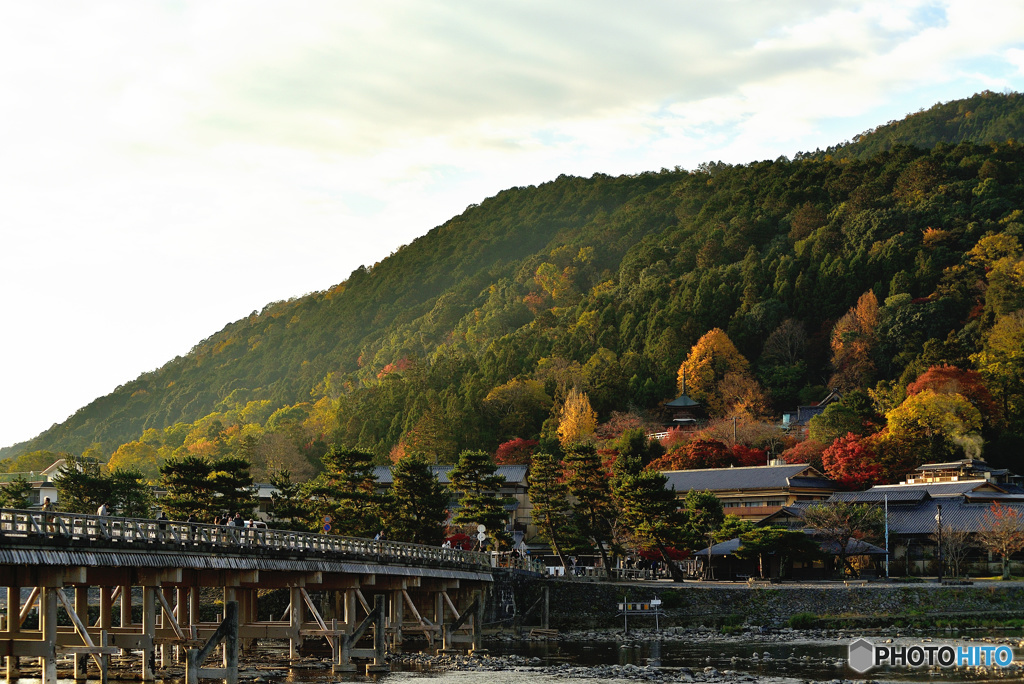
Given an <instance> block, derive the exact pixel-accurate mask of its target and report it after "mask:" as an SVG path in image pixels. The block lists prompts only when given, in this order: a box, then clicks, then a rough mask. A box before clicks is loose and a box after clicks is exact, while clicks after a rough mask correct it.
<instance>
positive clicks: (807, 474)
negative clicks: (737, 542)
mask: <svg viewBox="0 0 1024 684" xmlns="http://www.w3.org/2000/svg"><path fill="white" fill-rule="evenodd" d="M662 475H665V476H666V477H667V478H668V484H667V486H668V487H670V488H673V489H675V490H676V496H677V497H679V498H680V499H682V498H684V497H685V496H686V494H687V492H689V491H690V490H697V491H709V492H711V493H712V494H714V495H715V496H717V497H718V498H719V500H720V501H721V502H722V507H723V508H724V510H725V513H726V514H732V515H737V516H739V517H740V518H743V519H744V520H753V521H759V520H761V519H762V518H764V517H765V516H768V515H771V514H773V513H776V512H778V511H780V510H782V508H783V507H784V506H789V505H792V504H794V503H797V502H812V501H823V500H825V499H828V498H829V496H831V495H832V493H833V492H835V490H836V486H835V483H834V482H832V480H829V479H828V478H827V477H825V476H824V475H822V474H821V473H820V472H819V471H817V470H815V469H814V468H813V467H811V466H809V465H807V464H806V463H798V464H796V465H769V466H751V467H746V468H706V469H701V470H668V471H664V472H662Z"/></svg>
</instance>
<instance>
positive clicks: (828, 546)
mask: <svg viewBox="0 0 1024 684" xmlns="http://www.w3.org/2000/svg"><path fill="white" fill-rule="evenodd" d="M819 546H821V550H822V551H824V552H825V553H835V552H836V549H837V548H838V546H837V545H836V544H833V543H830V542H821V543H820V544H819ZM739 548H740V538H739V537H733V538H732V539H730V540H728V541H724V542H719V543H718V544H715V545H714V546H712V547H711V555H712V556H731V555H733V554H734V553H736V551H737V550H738V549H739ZM885 554H886V550H885V549H883V548H882V547H880V546H875V545H874V544H869V543H868V542H866V541H864V540H862V539H853V538H851V539H849V540H848V541H847V542H846V555H848V556H863V555H876V556H877V555H882V556H884V555H885ZM693 555H695V556H706V555H708V548H707V547H706V546H705V547H704V548H703V549H700V550H699V551H694V552H693Z"/></svg>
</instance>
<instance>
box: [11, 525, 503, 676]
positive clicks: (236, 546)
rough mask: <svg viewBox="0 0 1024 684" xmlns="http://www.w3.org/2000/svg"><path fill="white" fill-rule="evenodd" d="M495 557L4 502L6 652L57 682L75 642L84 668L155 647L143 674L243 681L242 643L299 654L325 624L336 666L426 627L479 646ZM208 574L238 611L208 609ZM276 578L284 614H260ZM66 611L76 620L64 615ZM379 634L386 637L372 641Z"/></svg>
mask: <svg viewBox="0 0 1024 684" xmlns="http://www.w3.org/2000/svg"><path fill="white" fill-rule="evenodd" d="M490 570H491V568H490V561H489V559H488V558H487V557H486V556H484V555H483V554H476V553H471V552H465V551H459V550H454V549H440V548H436V547H425V546H419V545H415V544H401V543H396V542H378V541H372V540H365V539H350V538H345V537H338V536H327V535H316V534H305V533H296V532H287V531H278V530H263V529H259V530H247V529H244V528H231V527H219V526H214V525H199V524H190V523H163V524H160V523H157V522H156V521H151V520H133V519H127V518H109V517H105V518H98V517H97V516H90V515H80V514H64V513H41V512H38V511H13V510H6V509H0V587H7V592H6V593H7V605H6V611H4V614H3V617H4V618H5V619H3V620H2V621H0V655H4V656H6V663H5V670H4V674H5V675H6V678H7V682H8V684H13V682H14V681H15V680H16V679H18V677H19V676H21V667H20V666H21V659H24V658H38V659H39V660H40V663H41V674H42V682H43V684H55V682H56V679H57V669H56V668H57V659H58V656H63V655H71V656H72V663H73V677H74V678H75V679H78V680H82V679H85V678H86V677H87V675H89V668H90V663H92V664H93V665H95V670H96V671H97V672H98V673H99V677H100V679H101V680H104V681H105V680H106V679H107V676H108V669H109V656H111V655H116V654H118V653H121V654H126V653H128V652H135V653H139V654H140V655H141V664H140V671H139V673H138V675H137V677H138V678H139V679H141V680H143V681H152V680H154V679H155V678H156V676H157V673H158V670H159V668H166V667H168V666H170V665H171V664H172V663H175V662H176V663H179V664H182V663H185V664H189V667H191V668H192V669H193V670H194V671H197V672H203V671H204V670H205V671H206V672H207V674H209V673H213V672H216V673H217V674H215V675H210V676H216V677H220V676H223V678H224V679H225V680H227V681H229V682H230V681H232V680H233V679H234V678H236V677H237V656H236V655H233V654H237V652H238V651H239V650H243V649H252V648H254V647H255V646H256V645H258V643H259V642H260V641H261V640H267V639H273V640H282V641H287V643H288V644H289V655H290V656H291V657H293V658H295V657H297V656H298V653H299V648H300V647H301V645H302V642H303V640H305V639H306V638H307V637H323V638H326V639H327V642H328V643H329V644H330V646H331V649H332V654H333V658H332V663H333V665H334V666H335V668H336V669H338V670H340V671H344V670H351V669H354V667H355V665H354V663H353V659H354V658H355V659H366V660H372V663H371V664H370V665H369V666H368V669H369V671H384V670H386V669H387V664H386V660H385V655H386V648H387V646H388V645H389V644H390V647H391V648H392V649H393V650H396V651H397V650H400V649H401V647H402V642H403V640H404V639H405V638H406V635H408V634H411V633H415V632H419V633H421V634H423V635H424V636H425V637H426V638H427V639H428V641H429V643H430V644H432V645H433V644H434V643H435V642H437V641H441V642H442V646H443V647H445V648H449V649H450V648H454V647H455V644H456V643H470V642H472V644H473V646H474V647H476V648H479V635H480V628H481V625H482V622H481V620H482V610H481V609H482V605H483V604H482V601H481V600H480V598H479V597H480V594H481V590H482V589H483V588H484V587H486V586H487V585H488V584H489V583H490V582H491V574H490ZM203 588H206V589H210V588H213V589H219V590H220V592H221V593H222V597H223V605H224V606H232V608H231V611H234V612H233V615H237V617H232V618H231V620H227V617H228V616H227V615H223V614H222V615H218V616H216V619H213V620H210V619H207V620H204V619H203V617H204V616H203V614H202V613H201V608H203V605H202V598H203V596H202V594H201V589H203ZM264 589H282V590H286V591H287V592H288V597H289V605H288V608H287V610H286V611H285V612H284V614H283V615H281V616H279V617H278V619H277V620H273V619H271V620H260V619H259V593H258V592H259V591H260V590H264ZM23 592H27V594H28V596H27V598H26V597H23ZM316 596H321V597H326V599H324V600H322V601H321V602H319V603H318V602H317V601H316V600H314V599H315V597H316ZM371 603H372V606H371ZM97 604H98V605H97ZM474 606H478V607H480V609H478V608H477V607H474ZM96 608H98V617H97V618H96V619H94V618H93V615H96V614H97V612H96V610H95V609H96ZM33 611H35V612H36V614H37V615H38V625H37V626H36V627H35V628H34V629H30V628H27V627H26V622H27V620H28V618H29V616H30V614H32V612H33ZM62 612H63V613H64V614H66V616H67V618H68V620H67V621H69V622H71V625H72V626H70V627H65V626H58V624H57V618H58V615H60V614H61V613H62ZM225 612H227V608H226V609H225ZM137 615H138V616H139V618H138V619H139V621H138V622H136V621H135V618H136V616H137ZM227 622H230V623H231V624H233V625H234V627H231V628H230V629H228V628H227V627H225V624H226V623H227ZM225 630H227V631H225ZM215 635H218V639H219V641H221V642H222V645H221V651H222V665H223V667H221V668H204V667H203V665H202V663H199V662H196V661H195V658H196V657H197V656H198V655H203V656H204V657H205V656H208V655H210V654H211V653H212V652H213V649H214V648H215V644H214V645H211V642H210V641H209V640H210V639H211V638H212V637H214V636H215ZM370 635H372V637H373V645H372V647H368V646H367V645H366V644H360V639H361V638H363V637H369V636H370ZM92 676H95V675H92Z"/></svg>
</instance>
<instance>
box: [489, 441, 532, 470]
mask: <svg viewBox="0 0 1024 684" xmlns="http://www.w3.org/2000/svg"><path fill="white" fill-rule="evenodd" d="M536 450H537V440H535V439H523V438H521V437H516V438H515V439H510V440H509V441H507V442H503V443H502V444H501V445H499V446H498V450H497V451H495V452H494V462H495V464H497V465H529V464H530V458H531V457H532V456H533V452H534V451H536Z"/></svg>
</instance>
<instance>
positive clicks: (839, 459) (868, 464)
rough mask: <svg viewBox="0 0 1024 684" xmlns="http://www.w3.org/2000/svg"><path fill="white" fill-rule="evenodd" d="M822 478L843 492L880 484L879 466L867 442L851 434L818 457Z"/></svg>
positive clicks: (880, 470)
mask: <svg viewBox="0 0 1024 684" xmlns="http://www.w3.org/2000/svg"><path fill="white" fill-rule="evenodd" d="M821 462H822V466H823V467H824V469H825V475H827V476H828V477H829V478H830V479H832V480H835V482H836V483H837V484H838V485H839V486H840V487H842V488H843V489H850V490H857V489H866V488H868V487H871V486H873V485H876V484H882V483H883V482H884V479H883V477H882V466H881V464H879V463H878V461H877V456H876V455H875V453H874V452H873V451H872V450H871V447H870V442H869V440H866V439H864V438H863V437H861V436H860V435H855V434H853V433H852V432H850V433H847V435H846V436H845V437H840V438H839V439H837V440H836V441H834V442H832V444H831V445H830V446H829V447H828V448H827V449H825V451H823V452H822V454H821Z"/></svg>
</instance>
